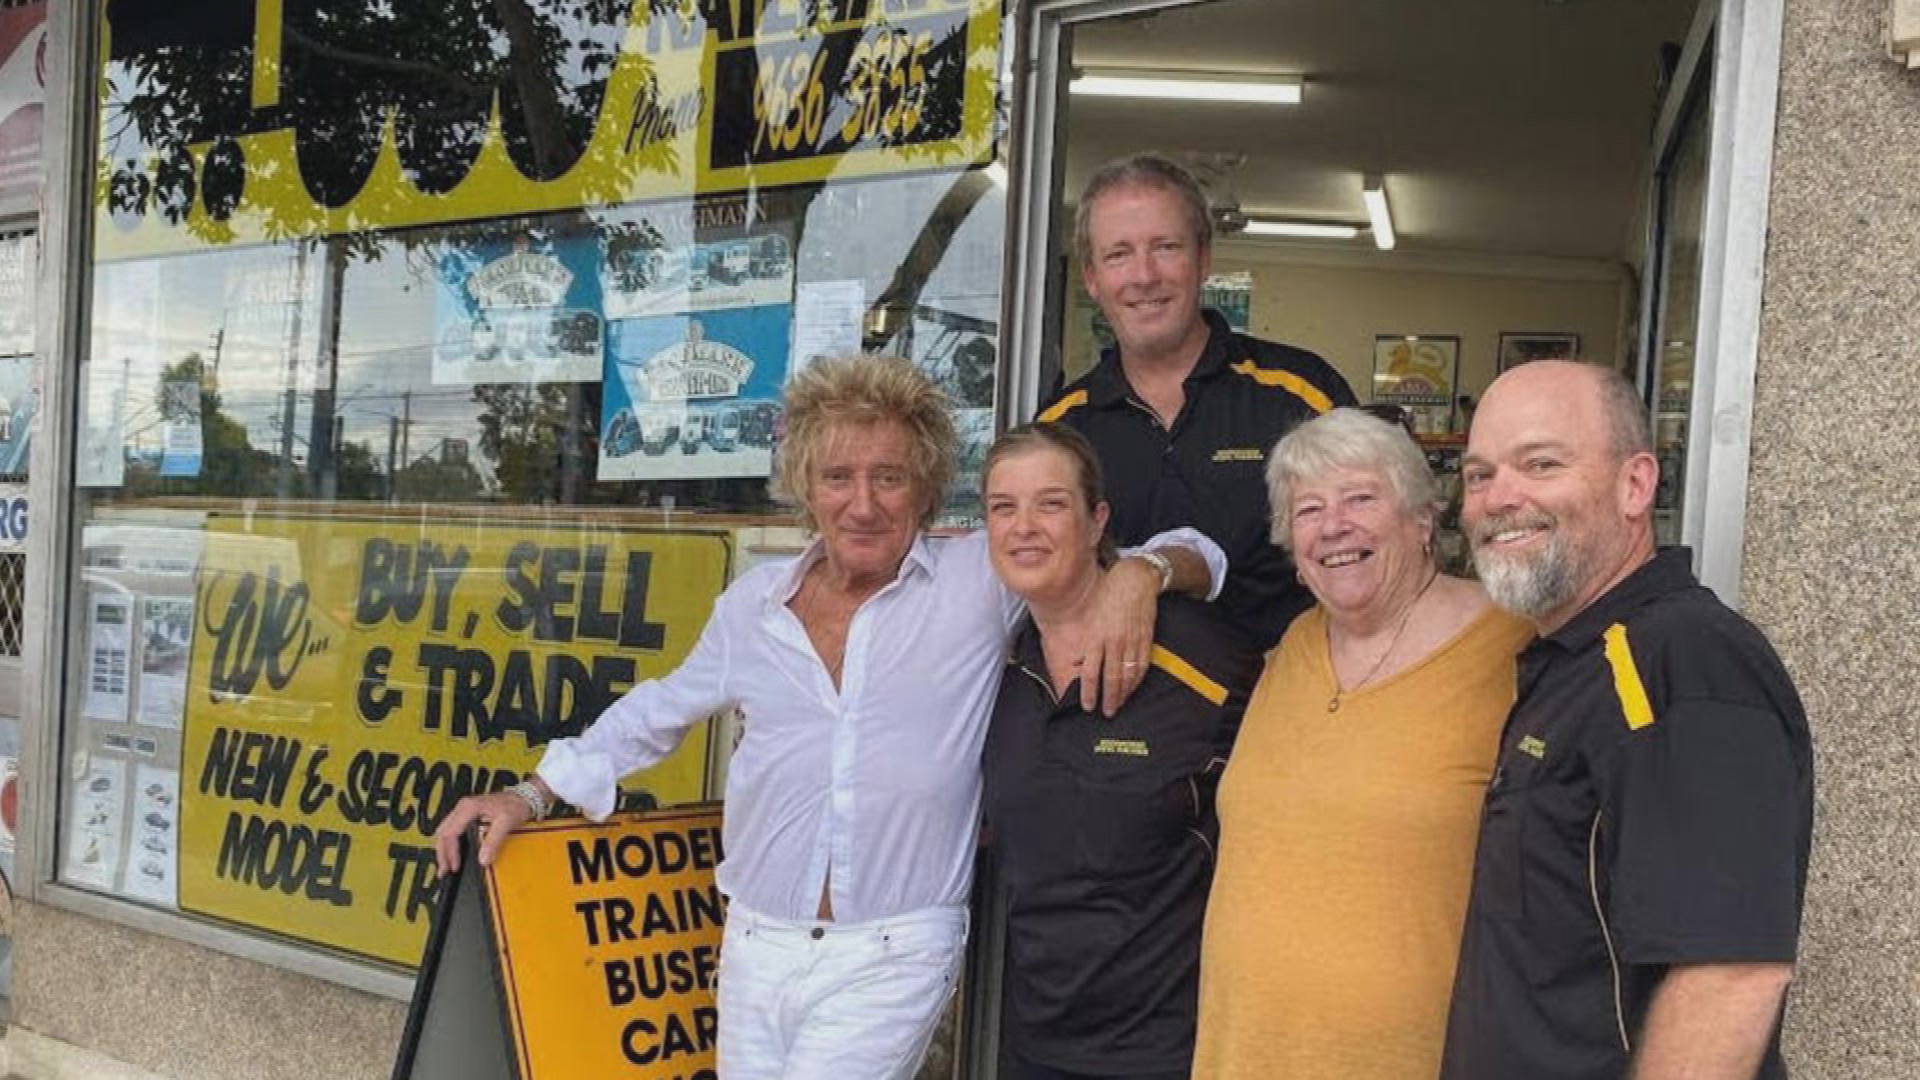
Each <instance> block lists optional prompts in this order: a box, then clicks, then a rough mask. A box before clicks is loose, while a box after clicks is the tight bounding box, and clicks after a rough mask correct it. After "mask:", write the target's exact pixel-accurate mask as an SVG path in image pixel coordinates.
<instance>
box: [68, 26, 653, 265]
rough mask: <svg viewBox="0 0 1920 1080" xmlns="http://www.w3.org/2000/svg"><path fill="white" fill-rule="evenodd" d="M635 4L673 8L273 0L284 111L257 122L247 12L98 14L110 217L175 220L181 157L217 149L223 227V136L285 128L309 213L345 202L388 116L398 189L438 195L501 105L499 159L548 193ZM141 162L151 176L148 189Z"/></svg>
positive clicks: (185, 200) (606, 169)
mask: <svg viewBox="0 0 1920 1080" xmlns="http://www.w3.org/2000/svg"><path fill="white" fill-rule="evenodd" d="M636 3H644V4H645V5H646V9H647V14H646V15H644V16H642V17H643V18H654V17H662V16H663V15H666V14H668V13H675V12H677V10H678V8H679V4H678V2H677V0H441V2H438V3H433V4H423V3H417V2H415V3H331V2H327V0H286V2H285V3H284V5H282V6H281V9H282V10H281V26H280V31H281V56H280V61H281V63H280V67H279V101H278V102H277V103H276V104H271V105H266V106H262V107H258V108H256V107H255V106H254V105H253V73H254V58H253V55H252V50H253V47H254V39H255V24H254V16H255V10H256V5H255V4H254V2H253V0H195V3H193V4H180V3H178V0H111V2H110V3H109V5H108V10H107V17H108V21H109V23H110V25H111V29H112V35H111V40H112V52H111V55H110V57H109V61H110V67H109V70H108V94H107V102H106V109H105V113H104V116H103V122H104V127H103V131H102V139H103V143H104V145H103V157H104V158H105V159H106V161H107V162H108V163H109V165H110V167H111V169H112V173H111V176H110V179H109V182H108V187H107V193H108V198H109V205H110V208H111V209H113V210H114V211H115V212H116V213H120V214H125V215H131V216H133V217H135V218H137V217H140V216H143V215H144V214H146V213H147V212H149V210H150V209H153V208H156V207H158V208H161V209H164V210H165V211H166V213H167V216H168V219H169V220H173V221H179V220H181V219H183V218H184V216H185V212H186V208H187V207H188V206H190V205H191V203H192V202H193V195H194V187H195V180H194V177H193V170H192V163H191V158H190V157H189V156H188V155H187V154H186V148H187V147H189V146H196V145H202V144H212V147H211V149H210V150H209V157H208V162H209V167H208V168H207V169H205V170H203V172H202V175H201V177H200V180H199V183H200V184H201V185H204V186H205V188H206V190H205V191H204V192H202V195H203V200H202V201H203V204H204V205H205V206H206V207H207V208H208V210H209V211H210V212H214V213H215V214H216V215H218V213H219V211H220V210H221V209H223V208H224V209H225V210H226V211H227V212H228V213H230V212H231V211H232V209H233V207H234V206H235V205H236V204H237V199H238V192H237V190H235V188H236V186H237V185H241V184H244V183H245V182H246V181H247V179H248V177H247V174H246V171H245V167H243V168H240V169H236V168H234V167H233V166H234V164H235V157H236V153H237V144H236V143H235V142H234V140H235V139H237V138H238V137H240V136H244V135H249V134H255V133H259V132H265V131H274V130H280V129H283V128H291V129H292V131H293V133H294V145H295V155H296V160H297V162H298V165H299V169H300V179H301V180H302V182H303V183H304V184H305V186H306V189H307V191H308V193H309V194H310V195H311V196H312V198H313V199H314V201H315V202H317V203H319V204H321V205H323V206H332V207H339V206H345V205H347V204H349V203H352V202H354V200H355V197H356V196H357V195H359V194H360V193H361V189H362V188H363V186H364V185H365V184H366V181H367V178H368V176H369V175H370V173H371V171H372V169H373V164H374V160H375V158H376V157H377V155H378V153H379V149H380V146H379V140H380V137H381V127H382V124H383V123H385V121H386V118H387V116H388V114H389V112H391V115H392V120H393V125H394V132H395V143H396V149H397V150H398V153H399V159H400V164H401V167H402V169H403V171H404V172H405V174H406V176H407V178H408V179H409V180H410V181H411V182H412V183H413V184H414V186H416V187H418V188H419V189H421V190H422V191H426V192H430V193H442V192H446V191H450V190H452V189H453V188H454V187H455V186H456V185H458V184H459V182H460V181H461V180H462V179H464V178H465V176H466V175H467V171H468V170H469V169H470V168H471V167H472V165H473V162H474V160H475V158H476V157H477V156H478V154H479V151H480V147H481V145H482V143H483V142H484V140H485V137H486V131H487V122H488V118H489V116H490V115H491V113H492V111H493V109H494V107H495V103H496V101H497V102H498V108H499V113H500V126H501V132H502V136H503V139H504V143H505V149H506V152H507V156H508V157H509V159H511V160H512V162H513V164H514V165H515V166H516V167H517V168H518V169H519V170H520V171H521V173H522V174H524V175H525V176H527V177H528V178H529V179H531V180H535V181H545V180H552V179H554V178H557V177H559V176H562V175H564V174H566V173H567V172H568V171H569V170H571V169H572V168H573V167H574V165H575V164H576V163H578V161H579V160H580V157H581V155H582V154H583V153H584V151H585V149H586V147H587V143H588V140H589V139H590V137H591V135H592V133H593V130H594V126H595V124H596V123H597V122H598V120H599V116H600V108H601V104H602V101H603V99H604V97H605V92H606V82H607V78H608V76H609V75H610V74H611V73H612V70H613V66H614V62H615V60H616V58H617V57H618V55H619V48H620V43H621V40H622V38H623V36H624V34H625V32H626V27H627V23H628V19H629V16H630V14H631V13H632V8H633V7H634V5H635V4H636ZM674 17H676V18H677V15H674ZM149 154H151V155H155V156H157V158H158V160H159V162H160V164H159V165H158V167H157V172H156V174H155V175H153V176H152V177H149V176H148V174H147V172H146V162H145V159H146V158H147V156H148V155H149ZM216 166H217V167H216ZM247 167H251V168H254V169H260V168H263V167H264V166H263V164H262V163H259V162H251V163H247ZM622 171H623V170H622V169H621V168H620V163H619V162H612V161H609V162H601V163H599V164H598V166H597V167H596V170H595V172H596V174H603V175H605V176H606V178H607V181H608V183H607V187H608V190H607V191H606V192H604V195H603V197H605V198H608V199H612V198H616V197H618V195H619V192H620V190H621V189H622V188H624V186H625V178H624V177H622V176H620V175H619V174H620V173H621V172H622ZM267 209H268V210H269V212H270V213H271V212H278V213H283V214H284V213H288V212H290V208H286V207H272V208H267ZM356 209H357V210H358V211H360V213H357V214H356V216H357V217H358V218H359V219H361V220H364V221H367V222H370V223H371V222H378V221H380V220H382V216H381V215H380V214H379V212H378V209H379V208H377V207H364V206H361V207H357V208H356ZM311 224H312V223H311V222H303V221H297V220H285V219H282V220H277V221H269V222H268V223H267V227H268V234H269V235H270V236H282V235H299V234H301V233H304V232H309V231H311ZM303 226H304V227H303Z"/></svg>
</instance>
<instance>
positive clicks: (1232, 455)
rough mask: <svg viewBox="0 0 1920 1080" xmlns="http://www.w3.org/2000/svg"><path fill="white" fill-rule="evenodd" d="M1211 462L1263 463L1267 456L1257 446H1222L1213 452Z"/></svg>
mask: <svg viewBox="0 0 1920 1080" xmlns="http://www.w3.org/2000/svg"><path fill="white" fill-rule="evenodd" d="M1213 460H1214V461H1216V462H1222V461H1265V460H1267V455H1266V454H1265V453H1263V452H1262V451H1261V449H1260V448H1259V447H1257V446H1223V447H1221V448H1220V449H1218V450H1215V451H1214V452H1213Z"/></svg>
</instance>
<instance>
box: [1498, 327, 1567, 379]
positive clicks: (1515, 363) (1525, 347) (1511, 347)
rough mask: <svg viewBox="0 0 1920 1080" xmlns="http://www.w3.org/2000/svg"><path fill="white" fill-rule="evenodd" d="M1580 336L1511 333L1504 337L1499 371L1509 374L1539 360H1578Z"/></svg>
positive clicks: (1499, 359)
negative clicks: (1523, 365) (1512, 370)
mask: <svg viewBox="0 0 1920 1080" xmlns="http://www.w3.org/2000/svg"><path fill="white" fill-rule="evenodd" d="M1579 358H1580V335H1579V334H1559V333H1542V332H1538V331H1528V330H1521V331H1508V332H1505V333H1502V334H1501V335H1500V356H1499V357H1498V360H1497V362H1496V363H1495V364H1494V369H1495V370H1496V371H1508V370H1511V369H1513V368H1517V367H1519V366H1520V365H1521V364H1531V363H1533V362H1534V361H1535V360H1578V359H1579Z"/></svg>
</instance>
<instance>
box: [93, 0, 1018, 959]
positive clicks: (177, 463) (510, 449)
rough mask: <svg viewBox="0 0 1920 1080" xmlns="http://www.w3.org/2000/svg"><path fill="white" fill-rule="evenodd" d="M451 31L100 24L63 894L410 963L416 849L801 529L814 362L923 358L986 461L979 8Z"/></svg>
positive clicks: (161, 7) (693, 748) (285, 13)
mask: <svg viewBox="0 0 1920 1080" xmlns="http://www.w3.org/2000/svg"><path fill="white" fill-rule="evenodd" d="M432 7H433V9H434V10H433V12H432V16H431V18H428V17H426V14H425V12H424V10H419V9H416V6H412V5H393V4H385V3H373V2H368V3H364V4H326V5H321V4H296V3H288V4H284V5H279V4H275V5H255V4H254V3H252V2H251V0H245V2H225V0H223V2H219V3H207V4H202V5H196V6H195V7H194V9H193V11H192V12H191V13H187V12H183V11H182V9H180V8H179V6H178V5H176V4H172V3H167V2H164V0H116V2H115V3H113V4H110V5H108V16H107V18H108V25H107V26H106V38H105V40H106V41H107V42H108V46H107V48H106V50H105V56H106V60H105V64H106V67H105V71H104V73H103V74H104V82H103V86H104V96H103V98H102V102H101V110H100V116H99V121H100V132H99V135H100V141H99V145H98V159H97V162H96V164H97V173H98V175H99V177H100V182H99V188H98V192H97V200H96V201H97V209H98V213H97V221H96V225H95V244H96V247H95V262H94V270H93V289H92V310H91V327H92V333H91V346H90V350H89V352H88V354H87V355H86V357H85V365H84V376H83V388H82V392H81V407H80V413H81V415H80V418H79V442H78V447H77V451H76V465H75V475H74V482H75V485H76V489H77V495H76V499H77V500H78V507H77V511H78V517H79V519H80V521H81V522H82V538H81V542H82V544H83V551H82V553H81V559H80V563H81V565H82V567H83V573H82V574H81V576H80V581H79V582H78V583H77V584H76V586H75V588H74V590H73V593H72V604H73V618H72V619H71V624H72V625H73V626H74V627H75V628H76V629H75V631H74V639H73V642H72V644H73V648H74V650H75V655H76V659H75V662H74V664H73V665H72V670H73V671H74V672H75V676H76V678H77V680H78V681H77V683H76V686H75V690H76V692H75V693H72V694H70V695H68V696H69V699H70V700H71V701H72V702H73V705H72V708H71V715H69V716H68V718H67V721H68V722H67V724H66V729H65V735H64V738H65V750H66V753H65V755H64V756H63V760H64V761H66V762H68V763H70V764H71V765H72V768H71V769H69V770H66V776H65V782H66V784H67V789H66V791H65V792H64V793H63V795H62V802H61V824H60V830H59V853H58V866H57V873H58V877H59V878H60V880H61V881H63V882H64V883H66V884H69V885H73V886H78V887H81V888H85V889H89V890H95V891H98V892H102V893H108V894H112V895H116V896H120V897H123V898H127V899H129V900H133V901H136V902H139V903H142V904H148V905H152V906H156V907H160V908H165V909H171V910H178V911H181V912H184V913H187V914H191V915H195V916H200V917H204V918H208V919H214V920H220V921H223V922H226V923H229V924H236V925H239V926H241V927H245V928H249V929H252V930H257V931H261V932H264V933H269V934H275V935H279V936H281V937H284V938H288V939H292V940H295V941H298V942H301V943H306V944H311V945H313V946H316V947H321V948H326V949H331V950H336V951H339V952H342V953H346V954H350V955H353V956H358V957H363V958H368V959H371V960H375V961H379V962H384V963H389V964H394V965H400V966H407V965H411V964H412V963H414V962H415V960H416V959H417V958H418V956H419V953H420V948H421V944H422V941H423V938H424V931H425V927H426V911H427V910H428V907H427V905H428V903H429V902H430V900H431V872H432V871H431V854H430V850H429V848H428V839H427V837H428V834H429V833H430V831H431V828H432V825H433V822H434V821H435V820H436V819H437V817H438V816H439V814H440V813H441V812H442V811H443V810H444V809H445V808H446V807H447V806H449V805H450V804H451V802H452V801H453V800H454V799H455V798H457V797H458V796H459V795H461V794H463V793H465V792H467V791H470V790H476V789H482V788H490V787H494V786H497V785H498V784H500V783H501V782H502V780H503V779H505V778H507V777H509V776H513V775H517V774H518V773H520V772H521V771H523V770H524V769H526V768H528V767H530V766H531V765H532V764H533V762H535V761H536V760H537V759H538V756H539V754H540V752H541V747H542V746H543V745H544V744H545V743H546V742H548V741H550V740H551V739H553V738H556V737H560V736H563V735H568V734H572V733H574V732H577V731H578V730H579V729H580V728H581V727H582V726H583V725H585V724H586V723H587V722H588V721H590V720H591V719H592V718H593V717H594V716H595V715H596V714H597V712H598V711H599V709H600V708H602V707H603V706H604V705H605V704H606V703H608V702H609V701H611V700H612V699H613V698H614V697H615V696H616V695H618V694H619V693H620V692H621V691H622V690H624V689H625V688H626V687H627V686H629V685H631V684H632V683H633V682H635V681H637V680H640V679H644V678H646V677H648V676H650V675H654V674H657V673H660V672H663V671H665V670H668V669H670V668H671V667H672V666H673V665H674V664H675V663H676V662H677V661H678V660H679V659H680V658H681V657H682V656H683V655H684V654H685V652H686V650H687V649H688V648H689V647H690V645H691V644H692V641H693V638H694V636H695V635H696V634H697V632H698V631H699V629H700V627H701V625H702V624H703V622H704V620H705V618H706V615H707V613H708V611H709V610H710V607H711V605H712V602H713V599H714V597H715V596H716V595H717V593H718V591H719V589H720V588H721V587H722V586H723V585H724V584H725V582H726V581H727V580H728V578H729V576H730V575H731V574H732V573H733V572H735V570H736V569H737V567H736V565H735V563H736V560H738V559H741V558H743V557H744V551H743V548H744V547H745V546H746V545H745V544H743V543H742V542H741V535H740V534H741V530H743V529H753V530H756V532H755V535H756V536H758V535H759V533H758V531H757V530H759V529H760V528H761V527H763V526H767V525H775V524H785V523H786V522H788V521H789V520H790V518H789V516H788V515H787V513H786V511H785V509H784V508H782V507H780V506H778V505H776V504H775V503H774V502H773V501H772V499H771V497H770V496H769V492H768V484H767V477H768V474H769V471H770V469H771V464H772V460H773V455H774V454H775V453H776V452H777V450H778V447H779V440H780V436H781V431H782V423H781V416H780V407H779V398H780V392H781V388H782V385H783V383H784V381H785V379H786V378H787V376H788V375H789V373H790V372H791V371H793V370H794V369H795V368H796V366H799V365H803V364H805V363H807V362H809V360H810V359H811V358H813V357H815V356H818V355H823V354H832V353H840V352H846V351H851V350H856V349H867V350H883V351H889V352H897V353H901V354H904V355H907V356H910V357H911V358H912V359H914V360H915V361H917V362H918V363H920V364H922V365H923V366H925V367H926V368H927V369H928V370H930V371H932V372H933V373H935V374H936V376H937V377H938V378H939V379H940V380H941V382H942V384H943V385H944V386H945V387H946V388H947V389H948V391H949V393H950V395H951V396H952V398H953V401H954V404H955V406H956V408H957V409H959V411H960V415H961V416H962V418H963V427H964V428H965V430H967V431H968V433H969V439H970V440H971V441H970V443H969V460H970V461H971V462H972V463H973V464H975V465H976V466H977V463H978V458H979V455H980V453H981V452H982V451H983V450H984V446H985V443H986V441H987V440H988V439H989V438H990V437H991V434H992V420H991V417H992V406H993V399H994V392H995V385H994V372H995V361H996V350H997V340H998V328H997V324H996V319H997V318H998V311H999V306H1000V297H999V281H1000V271H1001V227H1002V220H1003V210H1002V205H1001V194H1000V192H999V190H998V188H997V187H996V186H995V185H994V184H993V182H992V181H991V180H990V179H989V178H988V175H987V172H986V171H985V170H984V169H982V168H981V167H980V166H982V165H984V164H985V163H986V162H987V161H988V160H989V159H990V157H991V154H992V146H993V136H994V132H993V125H994V118H995V116H996V114H997V113H996V108H995V94H996V83H995V73H996V72H997V70H998V41H999V29H998V22H999V18H1000V11H999V5H997V4H993V3H988V2H984V0H950V2H933V3H928V4H921V5H913V6H911V8H910V9H909V10H902V11H896V10H895V7H896V5H877V4H876V5H872V6H871V9H870V10H869V9H868V6H867V5H854V6H849V5H822V6H820V8H819V10H818V11H817V12H816V15H817V18H818V19H819V20H820V21H819V22H817V23H808V24H805V25H796V24H795V23H794V19H795V16H794V14H793V10H794V8H795V6H792V5H767V6H765V8H764V10H760V6H759V5H744V6H743V5H735V4H705V3H702V4H698V5H694V4H662V3H652V2H649V3H641V2H639V0H632V2H626V0H621V2H613V0H606V2H599V0H594V2H586V3H581V2H579V0H567V2H566V3H560V2H557V0H507V2H505V3H496V2H495V0H461V2H457V3H445V4H437V5H432ZM798 7H799V8H802V9H805V10H809V11H812V10H814V9H813V7H812V6H810V5H799V6H798ZM883 8H884V10H883ZM843 9H844V10H843ZM848 13H852V16H853V17H848V18H843V17H842V16H846V15H848ZM736 19H737V20H739V21H735V20H736ZM835 19H838V20H839V21H832V20H835ZM949 510H950V511H951V516H952V517H954V518H955V519H959V518H964V517H967V516H970V515H971V514H972V513H973V509H972V497H971V495H970V493H969V492H968V491H967V490H965V485H964V484H963V485H962V490H959V491H956V492H955V493H954V494H953V497H952V499H951V501H950V504H949ZM719 742H720V740H718V739H715V738H710V737H708V736H707V735H705V734H699V735H695V736H693V737H690V738H689V739H688V740H687V743H686V744H685V745H684V746H683V747H682V749H681V751H680V752H679V753H677V754H675V755H674V756H673V757H671V758H669V759H668V760H667V761H666V762H665V763H663V764H662V765H660V766H659V767H657V768H655V769H653V770H651V771H649V772H647V773H644V774H642V775H640V776H637V777H635V778H631V779H630V783H631V787H632V790H633V792H634V794H635V797H636V798H651V799H654V800H656V801H658V802H661V803H676V802H686V801H692V800H697V799H701V798H704V797H707V796H710V795H715V794H717V792H714V791H712V790H710V788H709V785H708V783H707V779H708V776H709V775H710V766H711V764H712V762H711V760H710V759H711V757H712V756H714V755H716V754H718V753H720V752H721V747H720V746H719Z"/></svg>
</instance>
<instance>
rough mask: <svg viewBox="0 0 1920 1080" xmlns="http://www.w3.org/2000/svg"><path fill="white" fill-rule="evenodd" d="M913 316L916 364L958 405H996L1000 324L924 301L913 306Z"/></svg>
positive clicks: (913, 358)
mask: <svg viewBox="0 0 1920 1080" xmlns="http://www.w3.org/2000/svg"><path fill="white" fill-rule="evenodd" d="M913 319H914V325H913V349H912V357H911V359H912V360H913V362H914V365H915V366H916V367H918V368H919V369H920V370H922V371H924V372H926V373H927V374H928V375H929V376H931V377H932V378H933V381H934V382H935V383H937V384H938V385H939V387H940V389H941V390H942V391H943V392H944V393H945V394H946V395H947V400H948V401H949V402H951V403H952V404H953V406H954V407H955V408H958V409H984V408H990V407H992V405H993V377H994V365H995V362H996V360H997V359H998V356H999V353H998V347H997V346H996V344H995V340H994V339H995V335H996V334H997V333H998V331H999V324H998V323H996V322H994V321H993V320H991V319H978V318H974V317H973V316H971V315H962V314H960V313H959V312H954V311H944V310H941V309H939V308H934V307H928V306H926V305H924V304H922V305H921V306H919V307H916V308H914V309H913Z"/></svg>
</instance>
